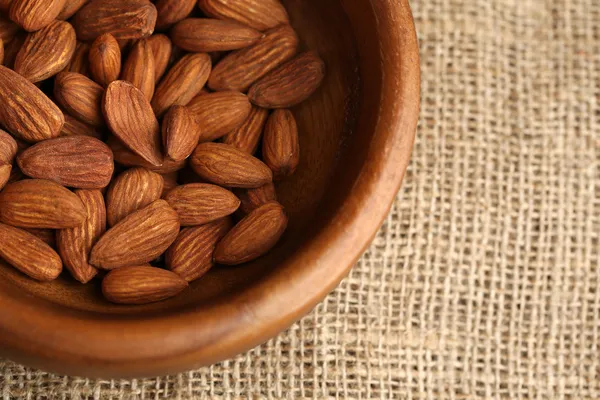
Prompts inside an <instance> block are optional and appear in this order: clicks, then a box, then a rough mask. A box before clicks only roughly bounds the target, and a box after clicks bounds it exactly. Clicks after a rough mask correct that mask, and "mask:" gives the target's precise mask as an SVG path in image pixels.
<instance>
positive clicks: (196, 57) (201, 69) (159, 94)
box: [152, 54, 211, 117]
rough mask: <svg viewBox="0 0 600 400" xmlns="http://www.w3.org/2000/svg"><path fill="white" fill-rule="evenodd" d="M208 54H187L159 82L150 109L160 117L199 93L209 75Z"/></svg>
mask: <svg viewBox="0 0 600 400" xmlns="http://www.w3.org/2000/svg"><path fill="white" fill-rule="evenodd" d="M210 68H211V63H210V57H209V56H208V54H187V55H185V56H183V57H182V58H181V60H179V61H178V62H177V63H176V64H175V65H174V66H173V67H172V68H171V69H170V70H169V72H167V74H166V75H165V77H164V78H163V79H162V80H161V81H160V83H159V84H158V86H157V87H156V90H155V92H154V97H153V98H152V109H153V110H154V113H155V114H156V116H158V117H161V116H162V115H163V114H164V113H165V112H166V111H167V109H168V108H169V107H171V106H172V105H181V106H185V105H186V104H187V103H189V101H190V100H192V98H194V96H196V95H197V94H198V92H200V90H201V89H202V87H203V86H204V84H205V83H206V80H207V79H208V76H209V75H210Z"/></svg>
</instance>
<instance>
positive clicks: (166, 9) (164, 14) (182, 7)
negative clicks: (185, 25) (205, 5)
mask: <svg viewBox="0 0 600 400" xmlns="http://www.w3.org/2000/svg"><path fill="white" fill-rule="evenodd" d="M195 5H196V0H157V1H156V3H155V6H156V11H157V12H158V17H157V18H156V29H161V30H162V29H166V28H168V27H170V26H171V25H173V24H174V23H176V22H179V21H181V20H182V19H184V18H186V17H187V16H188V15H190V14H191V12H192V10H193V9H194V6H195Z"/></svg>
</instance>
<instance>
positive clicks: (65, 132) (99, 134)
mask: <svg viewBox="0 0 600 400" xmlns="http://www.w3.org/2000/svg"><path fill="white" fill-rule="evenodd" d="M79 135H81V136H90V137H93V138H96V139H100V140H102V139H103V138H104V132H103V131H102V130H101V129H99V128H97V127H95V126H92V125H88V124H86V123H85V122H81V121H80V120H78V119H77V118H75V117H72V116H71V115H69V114H65V124H64V125H63V127H62V130H61V131H60V135H59V136H61V137H64V136H79Z"/></svg>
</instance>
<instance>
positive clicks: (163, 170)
mask: <svg viewBox="0 0 600 400" xmlns="http://www.w3.org/2000/svg"><path fill="white" fill-rule="evenodd" d="M106 144H107V145H108V147H110V149H111V150H112V152H113V157H114V158H115V162H117V163H119V164H121V165H123V166H125V167H144V168H148V169H149V170H151V171H154V172H158V173H159V174H168V173H171V172H175V171H179V170H180V169H182V168H183V167H185V164H186V160H181V161H173V160H171V159H170V158H169V157H165V158H164V159H163V160H162V165H161V166H159V167H156V166H154V165H152V164H150V163H149V162H148V161H146V160H144V159H143V158H142V157H140V156H138V155H137V154H135V153H134V152H132V151H131V150H129V149H128V148H127V147H126V146H125V145H124V144H123V142H121V141H120V140H119V139H117V138H116V137H114V136H110V137H109V138H108V140H107V141H106Z"/></svg>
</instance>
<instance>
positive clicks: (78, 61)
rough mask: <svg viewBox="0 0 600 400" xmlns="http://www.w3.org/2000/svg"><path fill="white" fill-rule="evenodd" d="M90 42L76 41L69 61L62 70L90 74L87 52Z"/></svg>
mask: <svg viewBox="0 0 600 400" xmlns="http://www.w3.org/2000/svg"><path fill="white" fill-rule="evenodd" d="M90 48H91V44H90V43H85V42H80V41H77V44H76V45H75V53H73V57H71V62H70V63H69V64H68V65H67V66H66V67H65V69H64V70H63V72H77V73H78V74H81V75H85V76H88V75H90V62H89V52H90Z"/></svg>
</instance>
